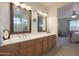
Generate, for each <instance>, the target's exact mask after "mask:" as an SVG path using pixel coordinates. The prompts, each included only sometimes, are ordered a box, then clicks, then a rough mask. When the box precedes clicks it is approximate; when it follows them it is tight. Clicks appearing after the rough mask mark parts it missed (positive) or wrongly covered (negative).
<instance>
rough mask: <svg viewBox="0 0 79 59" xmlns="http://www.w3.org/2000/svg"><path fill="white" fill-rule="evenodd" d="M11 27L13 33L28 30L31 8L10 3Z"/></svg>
mask: <svg viewBox="0 0 79 59" xmlns="http://www.w3.org/2000/svg"><path fill="white" fill-rule="evenodd" d="M12 9H13V16H12V25H13V26H12V28H13V33H22V32H30V31H31V29H30V27H31V23H30V22H31V10H26V9H24V8H21V7H18V6H15V5H12Z"/></svg>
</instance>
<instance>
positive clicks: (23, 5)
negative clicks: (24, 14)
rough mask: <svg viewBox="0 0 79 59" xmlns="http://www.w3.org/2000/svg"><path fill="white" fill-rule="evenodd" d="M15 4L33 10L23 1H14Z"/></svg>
mask: <svg viewBox="0 0 79 59" xmlns="http://www.w3.org/2000/svg"><path fill="white" fill-rule="evenodd" d="M13 4H14V5H15V6H20V7H21V8H25V9H26V10H32V8H31V7H30V6H28V5H26V4H24V3H23V2H22V3H20V2H13Z"/></svg>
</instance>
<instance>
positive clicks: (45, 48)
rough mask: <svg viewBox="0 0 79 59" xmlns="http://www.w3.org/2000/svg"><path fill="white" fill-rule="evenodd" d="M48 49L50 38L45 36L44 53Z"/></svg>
mask: <svg viewBox="0 0 79 59" xmlns="http://www.w3.org/2000/svg"><path fill="white" fill-rule="evenodd" d="M47 51H48V38H47V37H44V39H43V53H45V52H47Z"/></svg>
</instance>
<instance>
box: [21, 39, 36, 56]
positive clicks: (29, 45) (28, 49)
mask: <svg viewBox="0 0 79 59" xmlns="http://www.w3.org/2000/svg"><path fill="white" fill-rule="evenodd" d="M34 50H35V45H34V40H31V41H25V42H22V43H20V54H21V55H22V56H33V55H35V53H34V52H35V51H34Z"/></svg>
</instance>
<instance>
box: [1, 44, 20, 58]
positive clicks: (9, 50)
mask: <svg viewBox="0 0 79 59" xmlns="http://www.w3.org/2000/svg"><path fill="white" fill-rule="evenodd" d="M18 50H19V48H18V44H13V45H7V46H3V47H0V56H1V55H2V56H17V55H19V51H18Z"/></svg>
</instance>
